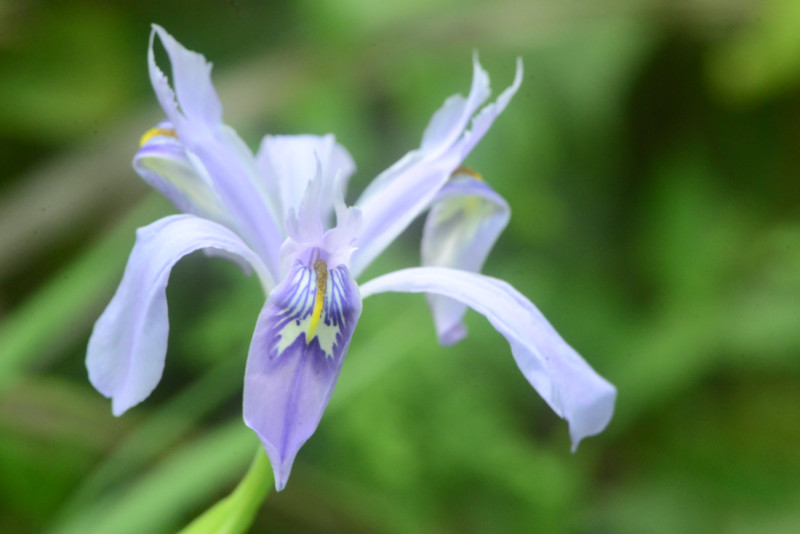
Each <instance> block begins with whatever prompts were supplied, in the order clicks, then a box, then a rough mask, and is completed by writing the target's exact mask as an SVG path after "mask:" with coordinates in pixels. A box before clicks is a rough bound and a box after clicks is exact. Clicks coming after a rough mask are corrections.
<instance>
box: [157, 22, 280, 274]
mask: <svg viewBox="0 0 800 534" xmlns="http://www.w3.org/2000/svg"><path fill="white" fill-rule="evenodd" d="M156 35H158V37H159V39H160V40H161V43H162V44H163V46H164V49H165V50H166V52H167V55H168V56H169V60H170V63H171V66H172V74H173V76H172V77H173V83H174V86H175V92H173V91H172V88H171V87H170V84H169V79H168V78H167V76H165V75H164V73H163V72H162V71H161V69H159V68H158V66H157V65H156V62H155V54H154V51H153V46H154V42H155V36H156ZM147 60H148V68H149V72H150V81H151V83H152V85H153V89H154V90H155V92H156V96H157V97H158V100H159V102H160V103H161V107H162V108H164V112H165V113H166V114H167V116H168V117H169V120H170V121H171V122H172V124H173V125H174V126H175V131H176V133H177V136H178V139H179V140H180V141H181V143H182V144H183V146H184V147H185V148H186V150H187V151H188V152H189V153H190V154H192V156H193V157H196V158H197V159H198V160H199V161H200V162H201V163H202V166H203V167H204V168H205V170H206V171H207V173H208V176H209V177H210V179H211V182H212V185H213V189H214V191H215V192H216V194H217V195H218V197H219V199H220V201H221V203H222V207H223V209H224V211H225V212H226V213H227V214H228V216H229V217H230V219H231V220H232V222H233V224H234V226H235V228H236V231H237V233H239V234H240V235H241V236H242V238H243V239H244V240H245V241H246V242H247V243H248V244H249V245H250V246H251V247H252V248H253V249H254V250H255V251H256V252H257V253H258V254H259V255H260V256H261V258H262V260H263V261H264V263H265V264H266V265H267V267H268V268H269V269H270V271H271V272H272V275H273V276H274V277H277V273H278V252H279V250H280V245H281V243H282V241H283V237H284V236H283V234H282V232H281V230H280V228H279V227H278V223H277V218H276V217H277V215H278V214H275V213H272V211H271V207H270V205H269V202H268V200H267V198H268V194H267V191H266V187H265V186H264V184H263V180H262V178H261V176H260V174H259V171H258V168H257V166H256V163H255V158H254V157H253V154H252V153H251V152H250V150H249V149H248V148H247V145H245V143H244V142H243V141H242V140H241V139H240V138H239V137H238V136H237V135H236V133H235V132H234V131H233V130H232V129H231V128H229V127H227V126H225V125H224V124H223V123H222V108H221V106H220V103H219V98H218V97H217V94H216V92H215V91H214V87H213V85H212V84H211V64H210V63H208V62H206V60H205V58H204V57H203V56H202V55H200V54H197V53H195V52H191V51H189V50H187V49H186V48H184V47H183V46H181V44H180V43H178V42H177V41H176V40H175V39H174V38H173V37H172V36H171V35H169V34H168V33H167V32H166V31H165V30H164V29H163V28H161V27H160V26H157V25H153V32H152V33H151V35H150V47H149V50H148V56H147ZM176 94H177V101H176V100H175V95H176Z"/></svg>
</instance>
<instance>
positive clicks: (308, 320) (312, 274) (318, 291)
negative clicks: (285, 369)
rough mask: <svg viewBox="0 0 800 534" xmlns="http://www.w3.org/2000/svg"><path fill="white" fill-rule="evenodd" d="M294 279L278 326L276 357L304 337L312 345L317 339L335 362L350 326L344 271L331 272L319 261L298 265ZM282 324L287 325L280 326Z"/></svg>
mask: <svg viewBox="0 0 800 534" xmlns="http://www.w3.org/2000/svg"><path fill="white" fill-rule="evenodd" d="M291 276H292V279H291V282H290V284H289V286H288V287H287V290H288V291H287V294H286V295H285V296H284V298H285V299H286V301H285V304H284V311H283V312H282V313H281V315H280V317H279V318H278V320H277V324H276V327H277V328H276V331H275V334H276V336H277V339H276V344H275V353H274V354H275V356H277V357H280V355H281V354H282V353H283V352H284V351H285V350H286V349H287V348H289V346H290V345H291V344H292V343H294V342H295V341H296V340H297V338H298V337H300V336H303V337H304V339H305V341H306V343H308V344H310V343H312V342H313V340H314V339H316V340H317V342H318V343H319V345H320V348H321V349H322V351H323V352H324V353H325V356H326V357H328V358H333V355H334V347H335V346H336V345H337V344H338V343H340V342H342V341H343V336H342V328H344V327H345V326H346V325H345V318H344V313H343V311H344V310H345V308H346V307H345V294H344V283H345V281H346V279H345V277H344V272H343V268H341V267H337V268H335V269H332V270H330V271H328V270H327V264H326V263H325V261H324V260H322V259H317V260H315V262H314V264H313V265H312V266H306V265H304V264H303V262H301V261H297V262H296V263H295V267H294V269H293V273H292V275H291ZM318 299H319V300H320V304H317V300H318ZM280 323H285V324H284V325H283V326H279V325H280Z"/></svg>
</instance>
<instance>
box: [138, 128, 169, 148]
mask: <svg viewBox="0 0 800 534" xmlns="http://www.w3.org/2000/svg"><path fill="white" fill-rule="evenodd" d="M159 135H163V136H166V137H174V138H175V139H177V138H178V136H177V135H176V134H175V130H173V129H172V128H159V127H158V126H156V127H155V128H150V129H149V130H147V131H146V132H145V133H144V135H143V136H142V138H141V139H139V146H144V144H145V143H146V142H148V141H149V140H150V139H152V138H154V137H158V136H159Z"/></svg>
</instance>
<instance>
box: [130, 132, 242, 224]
mask: <svg viewBox="0 0 800 534" xmlns="http://www.w3.org/2000/svg"><path fill="white" fill-rule="evenodd" d="M133 168H134V169H135V170H136V172H137V173H139V175H140V176H141V177H142V178H143V179H144V181H145V182H147V183H148V184H149V185H150V186H151V187H153V189H155V190H156V191H158V192H159V193H161V194H162V195H164V196H165V197H167V199H169V200H170V201H171V202H172V203H173V204H175V207H176V208H178V209H179V210H180V211H182V212H183V213H191V214H193V215H198V216H200V217H204V218H206V219H211V220H213V221H216V222H219V223H221V224H224V225H226V226H230V225H231V223H230V221H229V219H228V216H227V215H226V214H225V212H224V211H223V209H222V206H221V203H220V199H219V197H218V195H217V194H216V192H215V191H214V188H213V185H212V183H211V178H210V177H209V176H208V173H207V172H206V171H205V169H204V168H203V166H202V164H201V163H200V162H199V161H197V158H192V157H191V153H189V152H187V150H186V149H185V148H184V146H183V144H181V142H180V141H179V140H178V138H177V137H176V136H175V131H174V129H173V127H172V123H170V122H169V121H163V122H161V123H160V124H159V125H158V126H156V127H155V128H153V129H151V130H150V131H148V132H147V133H146V134H145V136H144V137H143V143H142V146H141V147H140V148H139V151H138V152H137V153H136V155H135V156H134V158H133Z"/></svg>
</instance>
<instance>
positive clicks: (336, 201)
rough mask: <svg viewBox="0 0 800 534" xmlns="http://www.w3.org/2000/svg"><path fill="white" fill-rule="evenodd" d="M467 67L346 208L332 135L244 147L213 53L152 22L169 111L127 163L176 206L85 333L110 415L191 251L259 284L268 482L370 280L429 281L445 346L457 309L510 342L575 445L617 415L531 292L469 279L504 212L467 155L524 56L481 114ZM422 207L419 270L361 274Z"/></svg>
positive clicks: (334, 366) (415, 289)
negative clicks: (227, 111)
mask: <svg viewBox="0 0 800 534" xmlns="http://www.w3.org/2000/svg"><path fill="white" fill-rule="evenodd" d="M156 37H158V38H159V40H160V41H161V43H162V45H163V47H164V49H165V50H166V53H167V56H168V58H169V62H170V63H171V67H172V76H171V80H172V83H171V84H170V80H169V79H168V78H167V76H165V74H164V73H163V72H162V71H161V70H160V69H159V67H158V66H157V65H156V62H155V58H154V53H153V46H154V41H155V38H156ZM473 66H474V74H473V79H472V86H471V88H470V91H469V95H468V96H467V97H466V98H465V97H463V96H461V95H455V96H451V97H450V98H448V99H447V100H446V101H445V102H444V105H443V106H442V107H441V108H440V109H439V110H438V111H437V112H436V113H435V114H434V115H433V118H432V119H431V121H430V123H429V124H428V126H427V128H426V129H425V132H424V134H423V136H422V143H421V145H420V147H419V148H418V149H416V150H412V151H411V152H409V153H408V154H406V155H405V156H404V157H403V158H401V159H400V160H399V161H397V162H396V163H395V164H394V165H392V166H391V167H389V168H388V169H387V170H385V171H384V172H382V173H381V174H380V175H379V176H378V177H376V178H375V179H374V181H372V183H371V184H370V185H369V186H368V187H367V188H366V190H365V191H364V192H363V193H362V194H361V196H360V197H359V198H358V200H357V201H356V203H355V205H353V206H350V207H348V206H346V205H345V203H344V197H345V189H346V187H347V181H348V178H349V177H350V175H351V174H352V173H353V172H354V170H355V165H354V164H353V160H352V158H351V157H350V155H349V154H348V152H347V151H346V150H345V149H344V148H343V147H342V146H341V145H339V144H338V143H337V142H336V140H335V139H334V137H333V136H332V135H325V136H313V135H295V136H266V137H265V138H264V139H263V140H262V142H261V146H260V148H259V150H258V153H257V154H255V156H254V155H253V153H252V152H251V151H250V150H249V149H248V147H247V145H245V143H244V142H243V141H242V140H241V139H240V138H239V137H238V136H237V134H236V133H235V132H234V130H232V129H231V128H230V127H228V126H226V125H225V124H224V123H223V122H222V107H221V104H220V101H219V99H218V97H217V94H216V92H215V90H214V87H213V85H212V83H211V64H210V63H208V62H206V60H205V58H204V57H203V56H202V55H200V54H198V53H195V52H191V51H189V50H187V49H186V48H184V47H183V46H182V45H181V44H180V43H178V42H177V41H176V40H175V39H174V38H173V37H172V36H170V35H169V34H168V33H167V32H166V31H165V30H164V29H163V28H161V27H159V26H153V31H152V33H151V36H150V44H149V50H148V67H149V73H150V80H151V82H152V85H153V89H154V90H155V94H156V97H157V98H158V101H159V103H160V104H161V107H162V108H163V110H164V112H165V114H166V117H167V120H166V121H164V122H162V123H160V124H159V125H158V126H156V127H155V128H153V129H151V130H150V131H148V132H147V133H146V134H145V135H144V136H143V137H142V140H141V147H140V149H139V151H138V152H137V153H136V155H135V157H134V160H133V166H134V168H135V170H136V171H137V172H138V173H139V174H140V175H141V177H142V178H144V180H145V181H146V182H147V183H148V184H150V185H151V186H152V187H153V188H155V189H156V190H158V191H159V192H160V193H162V194H163V195H164V196H166V197H167V198H168V199H169V200H170V201H172V203H173V204H174V205H175V207H176V208H177V209H178V210H180V211H181V212H182V214H180V215H171V216H168V217H164V218H162V219H160V220H158V221H156V222H154V223H152V224H150V225H148V226H145V227H142V228H140V229H139V230H138V231H137V232H136V244H135V245H134V247H133V251H132V252H131V255H130V258H129V260H128V264H127V266H126V268H125V273H124V275H123V278H122V282H121V283H120V285H119V288H118V289H117V291H116V293H115V294H114V296H113V298H112V299H111V302H110V304H109V305H108V307H107V308H106V309H105V311H104V312H103V314H102V315H101V316H100V318H99V319H98V321H97V323H96V324H95V326H94V330H93V332H92V335H91V338H90V340H89V346H88V351H87V358H86V365H87V368H88V371H89V378H90V380H91V382H92V384H93V385H94V386H95V387H96V388H97V389H98V390H99V391H100V392H101V393H102V394H103V395H105V396H106V397H109V398H111V399H112V411H113V413H114V415H121V414H122V413H124V412H125V411H126V410H128V409H129V408H131V407H132V406H135V405H136V404H138V403H140V402H142V401H143V400H144V399H145V398H146V397H147V396H148V395H150V393H151V392H152V391H153V389H154V388H155V387H156V385H157V384H158V381H159V380H160V379H161V375H162V372H163V369H164V359H165V355H166V351H167V334H168V330H169V324H168V315H167V301H166V286H167V281H168V278H169V274H170V270H171V269H172V267H173V266H174V265H175V263H176V262H177V261H178V260H180V259H181V258H182V257H183V256H185V255H186V254H189V253H191V252H193V251H196V250H201V249H202V250H204V251H206V252H207V253H208V254H211V255H218V256H223V257H226V258H228V259H231V260H233V261H235V262H237V263H239V264H240V265H242V266H243V267H244V268H245V270H246V271H247V272H255V274H256V275H257V276H258V278H259V280H260V282H261V285H262V286H263V289H264V293H265V295H266V301H265V303H264V306H263V308H262V310H261V312H260V314H259V316H258V320H257V322H256V326H255V331H254V333H253V338H252V341H251V345H250V350H249V354H248V359H247V368H246V372H245V377H244V403H243V404H244V420H245V423H246V424H247V425H248V426H249V427H250V428H252V429H253V430H254V431H255V432H256V434H257V435H258V437H259V439H260V440H261V443H262V444H263V446H264V449H265V450H266V452H267V455H268V456H269V459H270V462H271V464H272V467H273V472H274V476H275V485H276V488H277V489H278V490H281V489H283V487H284V486H285V485H286V482H287V479H288V478H289V473H290V471H291V468H292V464H293V462H294V459H295V456H296V455H297V452H298V450H299V449H300V447H301V446H302V445H303V444H304V443H305V442H306V440H308V438H309V437H311V435H312V434H313V433H314V431H315V430H316V428H317V426H318V424H319V422H320V419H321V417H322V413H323V411H324V410H325V407H326V406H327V404H328V401H329V399H330V397H331V393H332V392H333V388H334V386H335V384H336V381H337V378H338V376H339V371H340V370H341V368H342V364H343V362H344V358H345V355H346V354H347V350H348V347H349V345H350V341H351V339H352V336H353V332H354V331H355V328H356V324H357V323H358V319H359V316H360V315H361V301H362V299H364V298H367V297H369V296H372V295H375V294H378V293H384V292H397V291H399V292H411V293H424V294H426V295H427V299H428V303H429V307H430V309H431V312H432V316H433V322H434V325H435V329H436V332H437V335H438V338H439V341H440V342H441V343H442V344H452V343H456V342H458V341H460V340H461V339H462V338H464V337H465V336H466V329H465V327H464V325H463V322H462V320H463V317H464V314H465V312H466V310H467V308H468V307H469V308H472V309H474V310H476V311H477V312H478V313H481V314H482V315H484V316H485V317H486V318H487V319H488V320H489V322H490V323H491V324H492V326H494V327H495V328H496V329H497V331H498V332H500V333H501V334H502V335H503V336H504V337H505V338H506V340H507V341H508V343H509V345H510V346H511V353H512V354H513V356H514V359H515V360H516V362H517V365H518V366H519V369H520V370H521V371H522V373H523V375H524V376H525V378H527V379H528V381H529V382H530V383H531V385H533V387H534V388H535V389H536V391H537V392H538V393H539V394H540V395H541V396H542V398H543V399H544V400H545V402H547V404H548V405H550V407H551V408H552V409H553V411H554V412H555V413H556V414H558V415H559V416H560V417H562V418H564V419H566V420H567V421H568V423H569V431H570V436H571V438H572V443H573V450H574V448H575V447H577V445H578V442H579V441H580V440H581V439H582V438H584V437H586V436H590V435H594V434H597V433H599V432H601V431H602V430H603V429H604V428H605V426H606V425H607V424H608V422H609V420H610V419H611V415H612V413H613V410H614V401H615V398H616V390H615V389H614V387H613V386H612V385H611V384H610V383H609V382H607V381H606V380H605V379H603V378H602V377H600V376H599V375H598V374H597V373H596V372H595V371H594V370H593V369H592V368H591V367H590V366H589V365H588V364H587V363H586V362H585V361H584V360H583V359H582V358H581V357H580V356H579V355H578V353H577V352H575V350H573V349H572V348H571V347H570V346H569V345H568V344H567V343H566V342H564V340H563V339H562V338H561V336H559V334H558V333H557V332H556V331H555V330H554V329H553V327H552V326H551V325H550V323H548V321H547V320H546V319H545V317H544V316H543V315H542V313H541V312H540V311H539V310H538V309H537V308H536V307H535V306H534V305H533V304H532V303H531V302H530V301H529V300H528V299H527V298H525V297H524V296H523V295H521V294H520V293H519V292H518V291H517V290H515V289H514V288H513V287H512V286H510V285H509V284H507V283H506V282H503V281H501V280H498V279H495V278H491V277H488V276H484V275H482V274H479V271H480V270H481V268H482V266H483V263H484V261H485V260H486V257H487V255H488V253H489V251H490V249H491V248H492V246H493V245H494V243H495V241H496V240H497V238H498V236H499V234H500V232H501V231H502V229H503V228H504V226H505V225H506V223H507V221H508V218H509V208H508V204H507V203H506V202H505V201H504V200H503V199H502V198H501V197H500V196H499V195H498V194H497V193H495V192H494V191H493V190H492V189H491V188H490V187H489V186H488V185H487V184H486V182H485V181H483V180H482V179H481V178H480V176H479V175H478V174H477V173H475V172H474V171H471V170H469V169H467V168H465V167H463V166H462V162H463V160H464V158H466V157H467V155H468V154H469V153H470V151H471V150H472V149H473V147H474V146H475V145H476V144H477V143H478V141H480V139H481V138H482V137H483V135H484V134H485V133H486V131H487V130H488V129H489V127H490V126H491V124H492V122H493V121H494V119H495V118H496V117H497V116H498V115H499V114H500V113H501V112H502V111H503V110H504V109H505V107H506V105H507V104H508V103H509V101H510V100H511V98H512V96H513V95H514V94H515V93H516V91H517V89H518V88H519V86H520V83H521V81H522V64H521V62H520V61H518V63H517V70H516V76H515V78H514V82H513V84H512V85H511V86H510V87H508V88H507V89H506V90H505V91H503V92H502V93H501V94H500V96H499V97H498V98H497V100H496V101H495V102H494V103H491V104H488V105H486V106H485V107H483V108H482V109H480V110H479V108H481V106H482V105H483V104H484V102H485V101H486V100H487V99H488V98H489V93H490V91H489V77H488V75H487V74H486V72H485V71H484V70H483V69H482V68H481V66H480V64H479V63H478V60H477V57H475V58H474V60H473ZM426 211H427V219H426V221H425V225H424V229H423V235H422V243H421V245H422V246H421V250H422V258H421V266H420V267H413V268H408V269H402V270H399V271H395V272H391V273H388V274H385V275H383V276H379V277H377V278H375V279H373V280H370V281H368V282H366V283H364V284H362V285H360V286H359V285H358V284H357V283H356V279H358V277H359V275H361V273H363V272H364V270H365V269H366V267H367V266H368V265H369V264H370V263H371V262H372V261H373V260H374V259H375V258H376V257H377V256H378V255H379V254H380V253H381V252H382V251H383V250H384V249H385V248H386V247H387V246H388V245H389V244H391V243H392V241H393V240H394V239H395V238H396V237H397V236H398V235H399V234H400V233H401V232H402V231H403V230H404V229H405V228H406V227H407V226H408V225H409V224H410V223H411V222H412V221H413V220H414V219H415V218H416V217H417V216H419V215H420V214H422V213H424V212H426ZM376 357H379V355H376Z"/></svg>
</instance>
